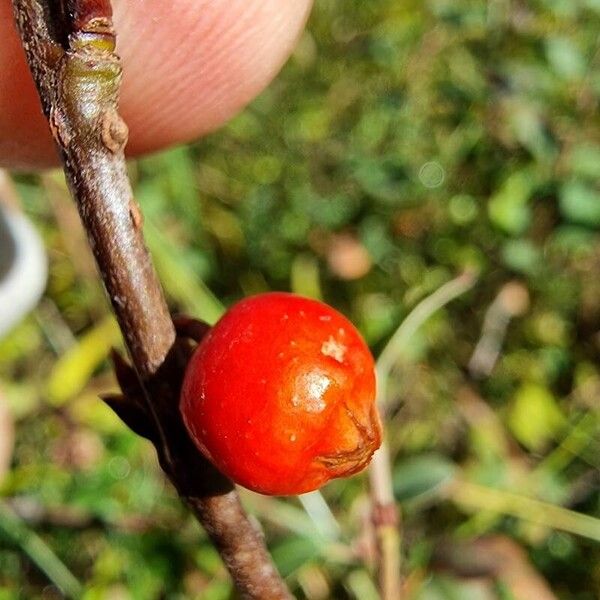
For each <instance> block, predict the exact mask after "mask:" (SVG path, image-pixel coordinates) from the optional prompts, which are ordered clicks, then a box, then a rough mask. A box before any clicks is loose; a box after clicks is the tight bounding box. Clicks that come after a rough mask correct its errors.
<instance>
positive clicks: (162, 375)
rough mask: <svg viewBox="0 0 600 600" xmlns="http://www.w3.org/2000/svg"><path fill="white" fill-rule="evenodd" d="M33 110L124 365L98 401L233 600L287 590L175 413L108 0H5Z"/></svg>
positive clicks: (164, 313)
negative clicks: (147, 454)
mask: <svg viewBox="0 0 600 600" xmlns="http://www.w3.org/2000/svg"><path fill="white" fill-rule="evenodd" d="M13 7H14V13H15V18H16V22H17V25H18V29H19V33H20V35H21V40H22V43H23V48H24V50H25V53H26V56H27V60H28V63H29V67H30V70H31V72H32V75H33V78H34V80H35V83H36V85H37V88H38V92H39V95H40V99H41V103H42V107H43V110H44V114H45V115H46V117H47V119H48V122H49V125H50V129H51V132H52V135H53V136H54V140H55V142H56V144H57V147H58V149H59V151H60V154H61V157H62V160H63V164H64V170H65V175H66V178H67V181H68V183H69V187H70V189H71V192H72V194H73V197H74V198H75V201H76V203H77V207H78V210H79V213H80V216H81V219H82V221H83V224H84V227H85V229H86V232H87V235H88V239H89V242H90V245H91V247H92V250H93V252H94V256H95V259H96V262H97V264H98V268H99V270H100V274H101V276H102V280H103V282H104V285H105V287H106V290H107V292H108V295H109V298H110V300H111V302H112V306H113V308H114V311H115V313H116V315H117V319H118V321H119V325H120V327H121V330H122V332H123V336H124V338H125V341H126V344H127V347H128V349H129V353H130V355H131V359H132V362H133V369H131V368H130V367H129V366H128V365H127V364H126V363H125V361H124V360H123V359H119V358H118V357H115V362H116V365H115V366H116V370H117V377H118V379H119V383H120V384H121V388H122V390H123V395H122V396H117V397H111V398H107V399H106V401H107V403H108V404H109V405H110V406H111V407H112V408H113V409H114V410H115V412H117V414H119V416H120V417H121V418H122V419H123V420H124V421H125V422H126V423H127V424H128V425H129V426H130V427H131V428H132V429H133V430H134V431H136V432H137V433H139V434H140V435H143V436H145V437H147V438H148V439H150V440H151V441H152V442H153V443H154V445H155V446H156V449H157V452H158V455H159V459H160V462H161V466H162V467H163V469H164V470H165V472H166V474H167V476H168V477H169V478H170V479H171V481H172V483H173V484H174V486H175V487H176V488H177V490H178V492H179V494H180V495H181V497H182V499H183V500H184V501H185V502H187V504H188V505H189V506H190V507H191V509H192V510H193V512H194V514H195V515H196V516H197V518H198V520H199V521H200V522H201V523H202V525H203V526H204V528H205V529H206V531H207V532H208V534H209V536H210V537H211V539H212V540H213V542H214V543H215V545H216V547H217V548H218V550H219V552H220V553H221V556H222V557H223V560H224V562H225V564H226V566H227V568H228V569H229V572H230V573H231V575H232V578H233V580H234V583H235V585H236V587H237V588H238V590H239V591H240V593H241V595H242V596H243V597H244V598H256V599H265V598H269V599H273V600H277V599H286V598H291V596H290V593H289V591H288V590H287V588H286V586H285V584H284V583H283V581H282V579H281V578H280V576H279V575H278V573H277V571H276V570H275V568H274V566H273V564H272V561H271V559H270V556H269V554H268V553H267V551H266V549H265V545H264V541H263V539H262V537H261V535H260V532H259V531H258V530H257V528H256V527H255V526H254V525H253V524H252V523H251V522H250V521H249V519H248V517H247V516H246V514H245V513H244V511H243V509H242V507H241V504H240V501H239V498H238V496H237V494H236V492H235V490H234V488H233V485H232V484H231V482H230V481H229V480H227V479H226V478H225V477H223V476H222V475H221V474H220V473H219V472H217V471H216V470H215V469H214V467H212V465H210V464H209V463H208V462H207V461H206V460H205V459H204V458H203V457H202V455H201V454H200V453H199V452H198V451H197V450H196V448H195V447H194V445H193V444H192V442H191V440H190V439H189V437H188V436H187V433H186V431H185V428H184V426H183V423H182V421H181V417H180V415H179V410H178V403H179V389H180V385H181V380H182V377H183V372H184V369H185V365H186V362H187V358H188V357H189V346H188V344H187V342H186V341H185V340H181V339H179V340H178V339H177V336H176V332H175V327H174V325H173V322H172V320H171V317H170V315H169V311H168V308H167V303H166V301H165V298H164V295H163V292H162V289H161V286H160V283H159V281H158V278H157V276H156V273H155V271H154V268H153V266H152V262H151V260H150V257H149V254H148V251H147V250H146V247H145V244H144V240H143V236H142V219H141V216H140V211H139V209H138V207H137V204H136V202H135V200H134V198H133V193H132V190H131V186H130V183H129V179H128V177H127V172H126V167H125V156H124V147H125V144H126V143H127V134H128V132H127V126H126V125H125V123H124V122H123V120H122V119H121V117H120V116H119V113H118V99H119V98H118V97H119V89H120V84H121V65H120V62H119V58H118V57H117V55H116V54H115V32H114V29H113V23H112V10H111V5H110V1H109V0H13Z"/></svg>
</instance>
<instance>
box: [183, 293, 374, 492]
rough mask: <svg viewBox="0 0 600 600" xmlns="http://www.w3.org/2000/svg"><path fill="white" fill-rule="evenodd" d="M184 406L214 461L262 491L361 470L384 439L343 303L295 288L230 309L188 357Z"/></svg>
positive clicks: (364, 356) (360, 346) (298, 488)
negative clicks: (337, 304)
mask: <svg viewBox="0 0 600 600" xmlns="http://www.w3.org/2000/svg"><path fill="white" fill-rule="evenodd" d="M181 411H182V415H183V420H184V422H185V424H186V427H187V429H188V431H189V433H190V435H191V437H192V439H193V440H194V442H195V443H196V445H197V446H198V448H200V450H201V451H202V452H203V453H204V454H205V455H206V456H207V457H208V458H209V459H210V460H211V461H212V462H213V463H214V464H215V465H216V466H217V468H218V469H219V470H221V471H222V472H223V473H225V474H226V475H227V476H228V477H230V478H231V479H232V480H233V481H235V482H236V483H239V484H240V485H243V486H245V487H247V488H249V489H251V490H254V491H257V492H261V493H263V494H277V495H289V494H302V493H305V492H309V491H312V490H315V489H317V488H318V487H320V486H322V485H323V484H324V483H326V482H327V481H329V480H330V479H332V478H334V477H344V476H347V475H352V474H354V473H357V472H358V471H361V470H362V469H363V468H364V467H366V465H367V464H368V463H369V461H370V459H371V456H372V455H373V453H374V452H375V450H377V448H378V447H379V445H380V443H381V424H380V421H379V417H378V414H377V409H376V406H375V368H374V363H373V358H372V356H371V353H370V352H369V349H368V348H367V345H366V344H365V342H364V341H363V339H362V338H361V336H360V334H359V333H358V331H357V330H356V328H355V327H354V325H352V323H350V321H348V319H346V318H345V317H344V316H342V315H341V314H340V313H338V312H337V311H335V310H333V309H332V308H331V307H329V306H327V305H325V304H322V303H321V302H317V301H315V300H310V299H307V298H302V297H300V296H295V295H294V294H285V293H269V294H261V295H259V296H253V297H251V298H247V299H245V300H242V301H241V302H239V303H238V304H236V305H235V306H233V307H232V308H231V309H229V311H228V312H227V313H226V314H225V315H224V316H223V317H222V318H221V320H220V321H219V322H218V323H217V324H216V325H215V326H214V327H213V328H212V329H211V330H210V332H209V333H208V334H207V335H206V336H205V338H204V339H203V340H202V342H201V343H200V344H199V346H198V348H197V350H196V352H195V353H194V355H193V357H192V359H191V361H190V363H189V365H188V368H187V371H186V374H185V379H184V382H183V389H182V396H181Z"/></svg>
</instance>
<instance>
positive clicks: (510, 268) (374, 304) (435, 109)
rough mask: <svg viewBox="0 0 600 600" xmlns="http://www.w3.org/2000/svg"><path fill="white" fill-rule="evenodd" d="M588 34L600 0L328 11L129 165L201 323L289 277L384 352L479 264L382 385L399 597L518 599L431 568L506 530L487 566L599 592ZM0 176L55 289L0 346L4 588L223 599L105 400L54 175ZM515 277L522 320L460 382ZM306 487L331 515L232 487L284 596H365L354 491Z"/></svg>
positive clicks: (92, 314)
mask: <svg viewBox="0 0 600 600" xmlns="http://www.w3.org/2000/svg"><path fill="white" fill-rule="evenodd" d="M599 32H600V2H599V1H598V0H531V1H528V2H519V1H516V0H514V1H510V0H489V1H488V2H484V1H483V0H475V1H472V0H427V1H422V0H403V1H402V2H400V1H398V0H370V1H368V2H364V1H359V0H353V1H350V0H343V1H342V0H323V1H321V2H318V3H317V5H316V7H315V10H314V13H313V16H312V18H311V21H310V23H309V27H308V30H307V32H306V33H305V35H304V36H303V37H302V39H301V40H300V43H299V46H298V48H297V50H296V52H295V54H294V56H293V58H292V59H291V60H290V62H289V63H288V65H287V66H286V67H285V69H284V71H283V73H282V74H281V75H280V76H279V78H278V79H277V80H276V81H275V82H274V83H273V85H271V86H270V88H269V89H268V90H267V91H266V92H265V93H263V94H262V96H261V97H260V98H259V99H258V100H256V101H255V102H254V103H253V105H252V106H250V107H249V108H248V109H247V110H246V111H245V112H244V113H243V114H241V115H240V116H238V117H237V118H236V119H235V120H234V121H233V122H231V123H230V124H229V125H228V126H227V127H225V128H224V129H223V130H222V131H220V132H218V133H216V134H213V135H211V136H210V137H208V138H207V139H204V140H202V141H200V142H198V143H196V144H193V145H190V146H186V147H182V148H177V149H174V150H170V151H168V152H165V153H162V154H159V155H156V156H152V157H149V158H145V159H143V160H140V161H138V162H136V163H133V164H132V165H131V171H132V177H133V181H134V185H135V188H136V195H137V197H138V199H139V200H140V203H141V205H142V209H143V212H144V214H145V219H146V224H145V231H146V235H147V239H148V243H149V246H150V247H151V250H152V252H153V255H154V258H155V261H156V265H157V268H158V270H159V273H160V276H161V279H162V280H163V282H164V286H165V288H166V291H167V293H168V295H169V298H170V301H171V303H172V307H173V309H174V310H177V311H183V312H188V313H190V314H193V315H196V316H198V317H201V318H204V319H206V320H208V321H214V320H215V319H216V318H218V315H219V314H220V313H221V311H222V305H227V304H229V303H231V302H233V301H235V300H236V299H238V298H240V297H242V296H244V295H247V294H252V293H257V292H261V291H266V290H270V289H281V290H294V291H296V292H299V293H304V294H308V295H312V296H315V297H320V298H322V299H324V300H325V301H327V302H329V303H331V304H333V305H334V306H336V307H338V308H339V309H340V310H342V311H343V312H345V313H346V314H347V315H349V316H350V317H351V318H352V319H353V321H354V322H355V323H356V324H357V325H358V327H359V328H360V329H361V331H362V332H363V333H364V335H365V336H366V338H367V340H368V342H369V344H370V345H371V347H372V348H373V351H374V353H375V354H376V355H377V354H378V353H379V352H380V351H381V350H382V348H383V347H384V346H385V344H386V342H387V340H388V339H389V338H390V336H391V335H392V334H393V332H394V331H395V330H396V328H397V327H398V326H399V324H400V323H401V322H402V321H403V319H404V318H405V317H406V316H407V315H408V314H410V312H411V310H412V309H413V308H414V307H415V306H416V305H417V303H418V302H419V301H421V300H422V299H423V298H425V297H427V296H428V295H429V294H431V293H433V292H434V291H435V290H436V289H438V288H439V287H440V286H441V285H443V284H444V283H445V282H447V281H449V280H450V279H452V278H454V277H456V275H457V274H459V273H460V272H462V271H464V270H468V271H470V272H476V273H477V274H478V280H477V283H476V285H475V286H474V287H473V288H472V290H471V291H469V292H468V293H467V294H465V295H463V296H462V297H461V298H460V299H458V300H455V301H453V302H452V303H451V304H449V305H448V306H447V307H446V308H444V309H443V310H441V311H439V312H437V313H435V314H434V315H433V316H432V317H431V319H429V320H427V321H426V322H425V323H424V324H423V326H422V327H420V328H419V330H418V331H417V333H416V334H415V335H414V336H412V337H411V338H410V340H409V343H408V344H407V345H406V346H405V347H403V348H402V351H401V352H399V353H398V356H397V360H396V367H395V369H394V372H393V373H392V375H391V376H390V379H389V381H388V382H387V384H388V396H389V398H388V399H389V402H390V406H391V407H392V411H391V416H390V419H389V420H388V422H387V430H388V434H389V439H390V444H391V448H392V451H393V456H394V485H395V492H396V494H397V499H398V502H399V506H400V507H401V508H402V511H403V550H404V571H405V575H406V576H407V578H408V582H409V590H410V594H411V598H418V599H427V600H430V599H436V600H437V599H438V598H439V599H442V598H444V599H445V598H448V599H450V598H459V599H466V600H468V599H469V598H498V599H500V598H510V597H513V598H518V596H515V595H514V590H513V591H511V587H510V585H507V583H506V581H505V580H504V579H503V575H502V573H500V575H498V574H496V575H497V576H495V577H494V576H491V575H489V573H488V575H487V576H486V577H485V578H483V579H485V581H486V582H487V583H486V585H483V584H481V582H479V583H474V582H473V581H472V580H468V579H466V578H464V577H462V576H461V570H460V569H458V568H456V566H455V567H453V568H449V569H448V568H446V569H444V570H440V569H438V566H439V563H440V560H441V559H440V548H442V547H447V546H448V545H450V547H451V548H454V555H455V558H456V557H457V556H460V557H461V558H464V557H465V556H466V557H468V551H467V550H466V548H467V549H468V548H469V547H470V546H469V544H471V543H472V540H474V539H476V538H478V537H479V536H482V535H488V534H494V535H496V536H507V537H508V538H510V539H512V540H513V541H514V542H515V544H513V545H509V547H510V552H509V554H508V555H506V554H505V555H500V556H504V557H505V558H506V556H509V557H513V558H514V556H515V553H516V548H518V547H521V548H523V550H524V551H525V552H526V553H527V556H528V559H529V561H531V565H532V568H533V569H535V571H534V570H533V569H532V571H531V573H529V575H528V577H527V578H526V579H528V581H529V582H530V585H531V581H532V580H533V579H535V573H536V571H537V573H538V574H539V576H540V577H543V578H544V579H545V580H546V581H547V582H548V585H549V586H550V587H551V588H552V590H553V591H554V594H555V595H556V597H559V598H564V599H577V600H593V599H594V598H598V597H600V567H599V565H600V551H599V545H598V544H599V542H600V474H599V468H600V400H599V398H600V372H599V364H600V360H599V359H600V187H599V179H600V121H599V117H598V106H599V100H600V69H599V66H600V49H599V45H598V42H599ZM17 184H18V190H19V192H20V194H21V195H22V198H23V202H24V206H25V209H26V211H27V213H28V214H29V215H30V216H31V217H32V218H33V219H34V220H35V221H36V223H37V225H38V226H39V228H40V230H41V231H42V233H43V235H44V238H45V241H46V243H47V247H48V250H49V256H50V263H51V275H50V283H49V287H48V290H47V293H46V296H45V298H44V300H43V302H42V304H41V305H40V306H39V308H38V309H37V310H36V311H35V313H34V314H33V315H31V316H30V317H29V318H28V319H27V320H26V321H25V322H24V323H22V324H21V325H20V326H19V327H18V328H17V329H16V330H14V331H13V333H12V334H11V336H10V337H9V338H8V339H5V340H3V341H2V342H0V387H1V389H2V393H3V394H4V395H6V396H7V398H8V401H9V404H10V406H11V410H12V413H13V415H14V418H15V420H16V422H17V432H18V437H17V442H16V447H15V452H14V460H13V467H12V469H11V470H10V471H9V473H8V474H7V475H6V476H5V478H4V480H3V482H2V483H1V486H0V498H1V501H0V599H1V600H13V599H15V600H16V599H17V598H55V597H60V594H59V592H58V587H57V586H60V585H63V586H64V587H69V586H71V587H69V589H71V590H73V591H74V593H76V594H79V593H80V592H81V594H83V597H84V598H86V599H89V600H95V599H97V598H98V599H100V598H102V599H103V598H111V599H113V598H114V599H117V598H118V599H121V598H133V599H144V600H145V599H153V598H202V599H206V600H216V599H224V598H229V597H230V594H231V593H232V592H231V589H230V585H229V582H228V579H227V576H226V574H225V572H224V569H223V567H222V566H221V564H220V562H219V560H218V556H217V554H216V553H215V551H214V550H213V549H212V548H211V547H210V545H209V544H208V542H207V540H206V538H205V536H204V534H203V533H202V531H200V528H199V527H198V526H197V525H196V524H195V523H194V522H193V521H192V520H191V519H190V517H189V516H188V515H187V513H186V512H185V511H184V510H183V509H182V507H181V506H180V504H179V502H178V500H177V498H176V496H175V495H174V493H173V491H172V490H171V489H170V488H169V487H168V486H166V485H165V483H164V481H163V478H162V476H161V475H160V473H159V470H158V468H157V465H156V461H155V457H154V455H153V452H152V451H151V449H150V448H149V446H148V445H147V444H146V443H145V442H143V441H140V440H139V439H136V438H135V436H133V434H131V433H129V432H128V431H127V430H125V428H124V427H123V426H122V425H121V424H120V423H119V422H118V421H117V420H116V418H115V417H114V416H113V415H112V414H111V413H110V412H109V411H108V409H106V408H105V407H104V406H103V405H102V404H101V403H100V402H99V401H98V400H97V396H98V394H99V393H105V392H107V391H111V390H114V387H115V384H114V381H113V378H112V375H111V372H110V368H109V365H108V363H107V355H108V352H109V349H110V347H111V346H113V345H115V344H119V343H120V342H119V334H118V331H117V329H116V327H115V325H114V322H113V321H112V319H111V317H110V316H109V312H108V308H107V306H106V303H105V300H104V297H103V295H102V290H101V289H100V287H99V284H98V281H97V278H96V276H95V273H94V270H93V267H91V266H90V262H89V259H88V258H87V254H86V252H85V251H84V248H85V242H84V241H83V238H80V237H78V235H77V234H75V233H74V231H78V230H77V229H74V226H73V223H74V222H75V218H76V217H75V216H74V214H73V208H72V206H71V204H70V201H69V199H68V197H67V195H66V192H65V190H64V187H63V185H62V184H61V183H60V178H59V177H58V176H57V175H45V176H43V177H41V176H27V177H26V176H19V177H18V179H17ZM341 242H343V243H341ZM340 248H342V249H341V250H340ZM365 253H366V254H365ZM365 256H368V259H365ZM336 257H337V262H336ZM353 257H358V258H353ZM340 260H341V261H342V267H340V264H339V261H340ZM365 260H366V262H365ZM357 261H358V262H359V263H360V261H362V263H365V264H364V265H363V269H362V270H361V272H360V273H350V275H349V274H348V272H347V271H345V270H344V266H346V267H347V266H348V265H350V266H351V267H352V266H355V265H356V263H357ZM362 263H361V264H362ZM369 263H370V264H369ZM351 270H352V269H351ZM357 275H360V276H358V277H357ZM349 276H351V278H349ZM508 282H518V283H519V286H520V287H519V288H518V289H519V290H521V292H523V291H525V290H526V291H527V293H528V295H529V306H528V308H527V310H526V311H525V312H524V313H523V314H519V315H515V318H513V319H512V320H511V321H510V322H509V324H508V328H507V337H506V340H505V341H504V344H503V348H502V351H501V354H500V356H499V360H498V362H497V364H496V366H495V368H494V370H493V371H492V373H491V375H490V376H489V377H485V378H483V379H481V380H477V381H476V380H473V378H471V377H470V375H469V372H468V369H467V366H468V363H469V360H470V357H471V355H472V353H473V350H474V348H475V346H476V344H477V342H478V340H479V339H480V336H481V331H482V326H483V323H484V317H485V314H486V311H487V310H488V309H489V307H490V306H491V305H492V303H493V302H494V300H495V299H496V298H497V296H498V294H499V292H500V290H501V289H503V286H504V285H505V284H506V283H508ZM514 289H515V288H513V290H514ZM517 312H519V311H517ZM461 482H462V483H461ZM323 494H324V498H325V499H326V501H327V503H328V506H329V507H330V509H331V512H329V510H328V509H327V507H326V506H324V505H323V504H321V503H320V502H319V499H318V498H316V499H315V498H312V499H309V500H308V503H307V506H308V508H309V509H310V510H309V511H308V512H306V511H305V510H304V508H302V507H301V505H300V503H299V502H298V501H297V500H296V499H288V500H283V499H272V498H260V497H257V496H254V495H250V494H244V499H245V501H246V502H247V504H248V506H249V508H250V510H251V511H253V512H254V514H256V515H257V517H258V518H259V519H260V520H261V522H262V523H263V525H264V527H265V530H266V533H267V539H268V541H269V544H270V546H271V549H272V550H273V553H274V556H275V559H276V561H277V563H278V566H279V568H280V569H281V570H282V572H283V573H284V574H285V575H286V576H287V577H288V580H289V583H290V585H291V586H292V588H293V590H294V593H295V594H297V595H298V597H299V598H308V599H319V598H335V599H340V600H343V599H345V598H360V599H361V600H369V599H370V598H376V597H377V596H376V592H375V590H374V586H373V581H374V579H373V573H372V571H371V570H370V568H369V566H368V564H367V565H366V566H365V562H364V561H362V560H361V559H360V556H359V555H358V553H357V552H356V551H355V550H356V548H357V546H358V545H359V544H358V542H359V541H360V539H362V538H361V531H362V530H363V529H364V521H365V517H364V514H365V509H366V501H367V485H366V477H364V476H359V477H355V478H353V479H351V480H349V481H338V482H334V483H333V484H331V485H329V486H328V487H327V488H326V489H325V490H324V491H323ZM528 499H533V500H534V502H532V501H531V500H528ZM488 539H489V538H488ZM495 539H496V540H497V539H502V540H504V541H505V540H506V538H504V537H502V538H495ZM517 544H518V546H517ZM491 556H492V557H493V556H495V555H494V554H493V553H491ZM519 556H520V555H519ZM36 560H37V561H38V566H36V564H35V562H36ZM464 560H465V561H466V562H468V559H467V558H465V559H464ZM494 560H495V559H494ZM507 560H508V559H507ZM515 560H516V559H515ZM520 560H521V563H519V564H520V565H521V566H522V564H525V563H524V562H522V557H521V558H520ZM39 561H42V562H41V564H42V565H45V567H44V569H43V570H45V571H46V574H44V573H43V572H42V570H40V568H38V567H39ZM498 561H499V562H502V559H498ZM498 561H497V562H498ZM367 562H368V561H367ZM441 562H444V561H443V560H442V561H441ZM446 562H447V560H446ZM517 562H518V561H517ZM446 566H447V565H446ZM496 566H497V565H496ZM65 567H67V568H68V571H66V570H65ZM500 570H501V569H500ZM69 571H70V573H69ZM513 574H514V573H513ZM80 586H81V587H80ZM531 597H533V596H531Z"/></svg>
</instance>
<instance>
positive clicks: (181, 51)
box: [0, 0, 311, 169]
mask: <svg viewBox="0 0 600 600" xmlns="http://www.w3.org/2000/svg"><path fill="white" fill-rule="evenodd" d="M310 5H311V0H294V1H293V2H292V1H291V0H114V2H113V6H114V20H115V27H116V29H117V36H118V41H117V51H118V53H119V54H120V56H121V58H122V61H123V71H124V76H123V87H122V93H121V113H122V115H123V117H124V119H125V121H126V122H127V124H128V125H129V130H130V135H129V144H128V153H129V154H131V155H137V154H141V153H145V152H149V151H153V150H156V149H159V148H162V147H165V146H168V145H170V144H173V143H177V142H183V141H189V140H191V139H194V138H197V137H199V136H201V135H204V134H206V133H208V132H210V131H212V130H214V129H215V128H217V127H218V126H219V125H221V124H222V123H224V122H225V121H226V120H227V119H229V118H231V117H232V116H233V115H234V114H235V113H236V112H238V111H239V110H240V109H241V108H243V107H244V106H245V105H246V104H247V103H248V102H249V101H250V100H252V98H254V97H255V96H256V95H257V94H258V93H260V91H261V90H262V89H264V87H265V86H266V85H267V84H268V83H269V82H270V81H271V80H272V78H273V77H274V76H275V75H276V74H277V72H278V71H279V70H280V68H281V66H282V65H283V63H284V62H285V60H286V59H287V57H288V56H289V55H290V53H291V52H292V50H293V48H294V45H295V42H296V40H297V39H298V36H299V35H300V33H301V31H302V29H303V26H304V24H305V22H306V19H307V17H308V14H309V11H310ZM56 162H57V159H56V152H55V150H54V147H53V143H52V141H51V139H50V134H49V132H48V125H47V123H46V122H45V120H44V118H43V116H42V115H41V112H40V107H39V100H38V98H37V95H36V92H35V89H34V86H33V83H32V81H31V76H30V75H29V72H28V69H27V66H26V64H25V59H24V55H23V51H22V49H21V46H20V41H19V39H18V37H17V34H16V31H15V29H14V24H13V17H12V7H11V1H10V0H0V166H6V167H12V168H25V169H28V168H39V167H44V166H51V165H54V164H56Z"/></svg>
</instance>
